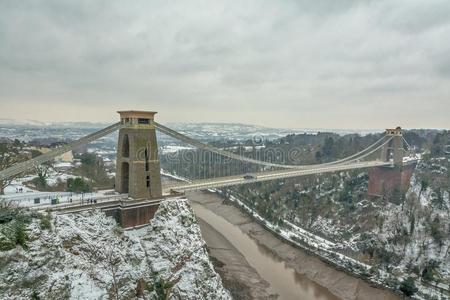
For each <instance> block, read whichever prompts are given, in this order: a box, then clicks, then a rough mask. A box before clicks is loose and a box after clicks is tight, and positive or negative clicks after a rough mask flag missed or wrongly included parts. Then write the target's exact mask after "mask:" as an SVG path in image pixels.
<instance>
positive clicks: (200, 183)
mask: <svg viewBox="0 0 450 300" xmlns="http://www.w3.org/2000/svg"><path fill="white" fill-rule="evenodd" d="M391 164H392V163H391V162H384V161H366V162H358V163H353V164H343V165H336V166H327V167H321V168H317V167H312V168H310V169H304V170H292V169H290V170H277V171H267V172H258V173H252V175H253V176H254V178H253V179H245V178H244V176H243V175H236V176H226V177H216V178H210V179H205V180H194V181H192V182H189V183H176V184H173V185H167V186H164V187H163V191H164V192H166V193H170V192H173V191H176V192H187V191H195V190H202V189H208V188H219V187H226V186H233V185H239V184H247V183H255V182H262V181H268V180H274V179H282V178H290V177H299V176H305V175H313V174H320V173H329V172H339V171H346V170H354V169H364V168H372V167H379V166H390V165H391Z"/></svg>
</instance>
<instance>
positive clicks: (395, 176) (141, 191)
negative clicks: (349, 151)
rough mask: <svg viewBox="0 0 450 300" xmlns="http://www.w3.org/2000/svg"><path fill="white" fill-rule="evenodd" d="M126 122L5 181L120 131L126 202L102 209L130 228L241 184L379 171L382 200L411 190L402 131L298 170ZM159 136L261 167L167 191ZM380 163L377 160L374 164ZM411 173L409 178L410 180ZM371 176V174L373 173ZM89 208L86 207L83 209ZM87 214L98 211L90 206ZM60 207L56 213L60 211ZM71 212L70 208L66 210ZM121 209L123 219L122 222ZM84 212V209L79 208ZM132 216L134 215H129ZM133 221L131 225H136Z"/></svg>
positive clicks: (27, 164) (153, 125) (141, 114)
mask: <svg viewBox="0 0 450 300" xmlns="http://www.w3.org/2000/svg"><path fill="white" fill-rule="evenodd" d="M119 114H120V122H118V123H115V124H113V125H111V126H108V127H106V128H104V129H102V130H99V131H97V132H94V133H92V134H90V135H87V136H85V137H82V138H80V139H78V140H76V141H73V142H71V143H68V144H66V145H63V146H60V147H58V148H55V149H54V150H52V151H50V152H47V153H45V154H42V155H40V156H37V157H35V158H33V159H30V160H27V161H24V162H20V163H17V164H15V165H13V166H11V167H9V168H7V169H4V170H0V180H5V179H8V178H10V177H13V176H18V175H19V174H22V173H25V172H27V171H29V170H32V169H33V168H35V167H36V166H38V165H40V164H43V163H45V162H47V161H51V160H53V159H54V158H55V157H57V156H59V155H61V154H63V153H66V152H68V151H70V150H72V149H74V148H77V147H79V146H81V145H85V144H87V143H90V142H92V141H95V140H97V139H100V138H102V137H104V136H106V135H108V134H111V133H112V132H114V131H117V130H119V139H118V147H117V159H116V179H115V180H116V183H115V191H116V193H118V194H120V195H123V197H120V198H117V197H116V198H115V199H113V200H111V201H110V202H109V204H108V201H106V200H105V201H104V202H102V203H101V204H100V203H98V205H97V206H101V207H102V208H103V209H105V210H108V209H109V210H111V214H112V215H115V216H116V218H117V219H118V220H119V221H120V222H121V223H123V224H124V223H125V225H130V224H131V226H135V225H139V224H140V223H146V222H148V219H149V218H151V217H152V215H153V214H154V211H155V210H156V207H157V204H158V203H159V202H158V199H160V200H163V199H165V197H167V196H168V195H171V194H179V193H183V192H187V191H194V190H203V189H211V188H223V187H228V186H235V185H241V184H250V183H256V182H263V181H269V180H276V179H284V178H293V177H300V176H306V175H316V174H323V173H330V172H341V171H347V170H356V169H370V170H376V172H375V173H374V175H373V176H372V177H373V178H371V180H372V182H370V181H369V192H370V193H372V194H374V195H376V194H381V193H383V192H386V190H389V189H393V188H395V187H396V186H402V185H403V184H405V182H406V181H405V180H404V178H405V177H408V174H407V173H408V169H404V162H403V157H404V154H405V145H407V144H405V142H406V141H405V140H404V138H403V135H402V130H401V128H400V127H397V128H395V129H387V130H386V132H385V135H384V136H383V137H382V138H381V139H379V140H378V141H376V142H375V143H373V144H372V145H369V146H368V147H366V148H365V149H363V150H361V151H359V152H357V153H355V154H353V155H350V156H348V157H345V158H342V159H339V160H336V161H333V162H327V163H321V164H311V165H296V164H281V163H275V162H273V161H264V160H258V159H255V158H251V157H246V156H244V155H240V154H236V153H233V152H231V151H227V150H225V149H221V148H218V147H214V146H212V145H209V144H206V143H203V142H201V141H199V140H196V139H193V138H191V137H189V136H187V135H186V134H183V133H180V132H177V131H175V130H173V129H171V128H168V127H166V126H164V125H162V124H160V123H158V122H156V121H155V120H154V117H155V114H156V112H148V111H119ZM156 130H158V131H159V132H160V133H162V134H165V135H167V136H169V137H171V138H174V139H176V140H178V141H181V142H183V143H186V144H189V145H191V146H193V147H195V148H197V149H199V150H202V151H205V152H210V153H214V154H215V155H217V156H220V157H224V158H228V159H230V160H234V161H238V162H241V163H245V164H248V165H253V166H257V167H259V168H253V169H254V170H257V171H253V172H250V173H248V172H246V173H244V174H230V175H229V176H221V177H213V178H201V179H194V180H189V181H188V182H180V183H176V184H168V185H162V183H161V174H160V162H159V156H158V144H157V136H156ZM374 157H376V159H374ZM405 172H406V176H405ZM369 174H370V172H369ZM81 206H83V205H81ZM84 206H86V208H89V207H92V206H93V205H92V203H91V204H87V203H86V204H85V205H84ZM58 207H59V206H58V205H56V206H55V207H54V208H55V209H57V208H58ZM61 207H62V208H63V209H65V210H66V209H68V208H69V209H70V208H71V206H70V205H67V204H66V205H61ZM114 207H119V210H120V217H117V214H118V210H117V209H115V208H114ZM77 209H80V205H78V206H77ZM126 210H128V213H125V212H124V211H126ZM130 219H131V221H130Z"/></svg>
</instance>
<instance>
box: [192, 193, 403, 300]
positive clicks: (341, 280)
mask: <svg viewBox="0 0 450 300" xmlns="http://www.w3.org/2000/svg"><path fill="white" fill-rule="evenodd" d="M187 197H188V199H189V200H190V202H191V205H192V207H193V209H194V212H195V214H196V216H197V218H198V219H199V224H200V228H201V230H202V235H203V237H204V239H205V241H206V243H207V245H208V248H210V253H211V256H213V257H215V258H216V259H218V260H220V261H222V262H223V263H224V264H225V269H226V268H227V267H228V269H227V270H226V272H227V273H226V275H227V276H229V277H233V276H234V277H235V278H234V279H237V280H238V281H241V283H242V284H244V285H246V286H247V287H248V288H249V289H253V291H251V292H250V294H249V297H243V298H242V299H247V298H266V296H267V298H269V295H270V294H278V296H279V298H278V299H284V300H291V299H301V300H337V299H345V300H347V299H383V300H390V299H400V297H398V296H397V295H396V294H394V293H392V292H390V291H386V290H382V289H377V288H374V287H371V286H369V285H368V284H367V283H365V282H364V281H363V280H361V279H358V278H355V277H352V276H350V275H348V274H346V273H344V272H342V271H338V270H336V269H334V268H333V267H331V266H330V265H328V264H326V263H324V262H322V261H321V260H320V259H318V258H317V257H314V256H311V255H308V254H306V253H305V252H303V251H302V250H300V249H297V248H294V247H292V246H290V245H287V244H286V243H283V242H282V241H280V240H278V239H277V238H276V237H274V236H273V235H272V234H271V233H269V232H267V231H266V230H264V229H263V228H262V227H261V226H260V225H259V224H257V223H255V222H253V221H252V220H251V219H249V218H248V217H247V216H246V215H244V214H243V213H242V212H240V211H239V210H238V209H237V208H235V207H233V206H230V205H225V204H223V198H222V197H220V196H219V195H217V194H214V193H208V192H190V193H187ZM241 255H242V257H240V256H241ZM239 257H240V258H239ZM239 259H240V261H239V262H237V260H239ZM245 264H248V266H245ZM251 272H255V273H257V274H250V273H251ZM230 273H232V274H230ZM221 275H222V276H223V274H221ZM262 289H266V290H265V291H264V292H263V291H262Z"/></svg>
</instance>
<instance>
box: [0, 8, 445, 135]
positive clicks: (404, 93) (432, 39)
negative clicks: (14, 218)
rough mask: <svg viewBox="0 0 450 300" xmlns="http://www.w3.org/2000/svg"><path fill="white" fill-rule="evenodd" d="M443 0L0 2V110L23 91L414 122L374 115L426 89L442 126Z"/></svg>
mask: <svg viewBox="0 0 450 300" xmlns="http://www.w3.org/2000/svg"><path fill="white" fill-rule="evenodd" d="M449 7H450V6H449V5H448V4H447V3H446V2H445V1H438V0H432V1H427V2H426V4H425V3H424V2H423V1H419V0H398V1H390V0H381V1H369V0H367V1H350V0H349V1H335V0H321V1H306V0H304V1H303V0H301V1H293V0H292V1H256V0H255V1H245V2H232V1H189V2H186V1H171V2H167V1H143V0H137V1H129V2H126V3H125V2H122V1H56V0H53V1H32V0H29V1H3V2H2V4H0V42H1V44H2V47H0V117H11V114H16V115H17V117H19V118H20V117H22V114H21V113H22V112H21V111H20V109H19V108H13V109H12V110H11V109H9V112H6V111H7V108H9V107H11V103H20V106H23V107H30V108H35V109H36V110H39V116H40V117H41V118H42V119H45V116H46V115H48V117H50V116H51V117H55V116H54V114H53V112H50V111H51V109H48V110H49V112H47V113H46V112H45V108H46V107H47V108H54V109H56V108H57V109H61V108H63V107H64V106H66V107H68V108H70V110H71V111H74V113H73V114H63V115H58V117H60V118H69V117H75V118H80V119H81V120H89V119H90V118H92V117H96V118H98V117H100V116H101V117H102V118H108V117H105V115H106V113H103V112H102V113H100V112H99V110H100V109H101V108H103V109H110V110H111V118H114V117H115V116H114V111H115V110H116V108H118V107H120V108H127V107H129V108H136V109H160V110H162V111H161V113H160V115H159V117H161V118H163V120H167V121H194V120H199V121H236V122H239V121H241V122H242V121H249V122H253V123H259V124H262V123H263V124H264V125H267V126H277V127H281V126H290V127H308V126H310V127H342V126H345V127H366V128H367V127H380V128H383V127H386V126H388V125H390V124H391V123H393V122H394V121H395V123H397V122H404V123H405V126H408V125H409V126H411V127H412V126H415V125H414V124H417V125H421V124H419V122H417V121H415V119H413V118H411V119H408V117H407V116H402V117H401V118H402V119H401V120H396V119H395V115H394V114H390V113H386V114H385V115H384V116H378V117H377V118H373V117H371V116H372V115H373V113H374V111H375V108H376V109H378V110H380V111H388V110H390V108H391V106H390V102H392V101H394V100H395V102H396V103H400V106H408V108H409V110H410V111H411V116H415V115H416V114H418V113H420V112H421V111H423V109H424V106H425V104H424V103H426V102H424V101H422V102H421V101H418V100H417V101H416V99H420V98H423V99H432V101H434V102H433V103H435V104H436V105H437V106H439V110H437V111H436V113H435V114H434V116H430V117H428V118H429V119H430V124H431V125H434V126H435V127H436V125H435V124H434V123H435V122H437V120H439V122H440V127H450V123H449V122H450V121H448V118H447V119H446V118H445V117H443V116H442V117H437V116H436V115H439V114H444V111H445V110H447V111H448V110H450V104H449V103H448V97H449V95H450V93H449V88H448V86H449V84H448V80H449V76H448V74H449V73H450V72H449V71H448V70H449V67H448V66H449V65H450V64H449V63H448V62H449V61H448V57H449V56H448V50H450V49H448V46H447V45H446V44H447V42H446V41H448V40H449V39H450V36H449V35H450V20H447V18H446V15H448V11H449ZM383 99H389V101H384V100H383ZM412 99H414V100H412ZM37 101H39V104H37ZM411 101H415V102H414V106H411V107H410V106H409V103H411ZM428 101H430V100H428ZM55 103H57V104H58V105H56V106H55ZM86 105H90V107H92V108H93V109H91V110H90V111H85V110H84V108H85V106H86ZM368 107H371V108H372V109H368ZM94 108H95V109H94ZM77 111H78V113H75V112H77ZM186 112H189V114H187V113H186ZM28 114H30V115H27V116H23V117H25V118H33V116H32V115H31V114H32V112H28ZM328 115H330V116H331V117H328ZM270 116H272V117H270ZM341 118H345V119H346V120H345V122H342V119H341ZM424 118H427V116H424ZM299 119H301V120H302V124H299V125H296V122H297V121H298V120H299ZM108 120H109V119H108ZM304 122H307V123H304ZM432 123H433V124H432ZM431 125H430V126H431ZM438 125H439V124H438Z"/></svg>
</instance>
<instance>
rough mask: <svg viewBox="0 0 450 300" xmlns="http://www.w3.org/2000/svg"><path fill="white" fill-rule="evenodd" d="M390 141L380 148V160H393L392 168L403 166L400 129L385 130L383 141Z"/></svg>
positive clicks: (401, 133) (403, 151) (402, 146)
mask: <svg viewBox="0 0 450 300" xmlns="http://www.w3.org/2000/svg"><path fill="white" fill-rule="evenodd" d="M390 138H392V140H391V141H390V142H389V143H388V144H386V145H384V146H383V148H381V160H382V161H389V160H390V159H391V158H392V160H393V163H394V166H396V167H400V166H403V155H404V153H405V150H404V145H403V132H402V128H401V127H397V128H395V129H386V131H385V137H384V140H385V141H386V140H388V139H390Z"/></svg>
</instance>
